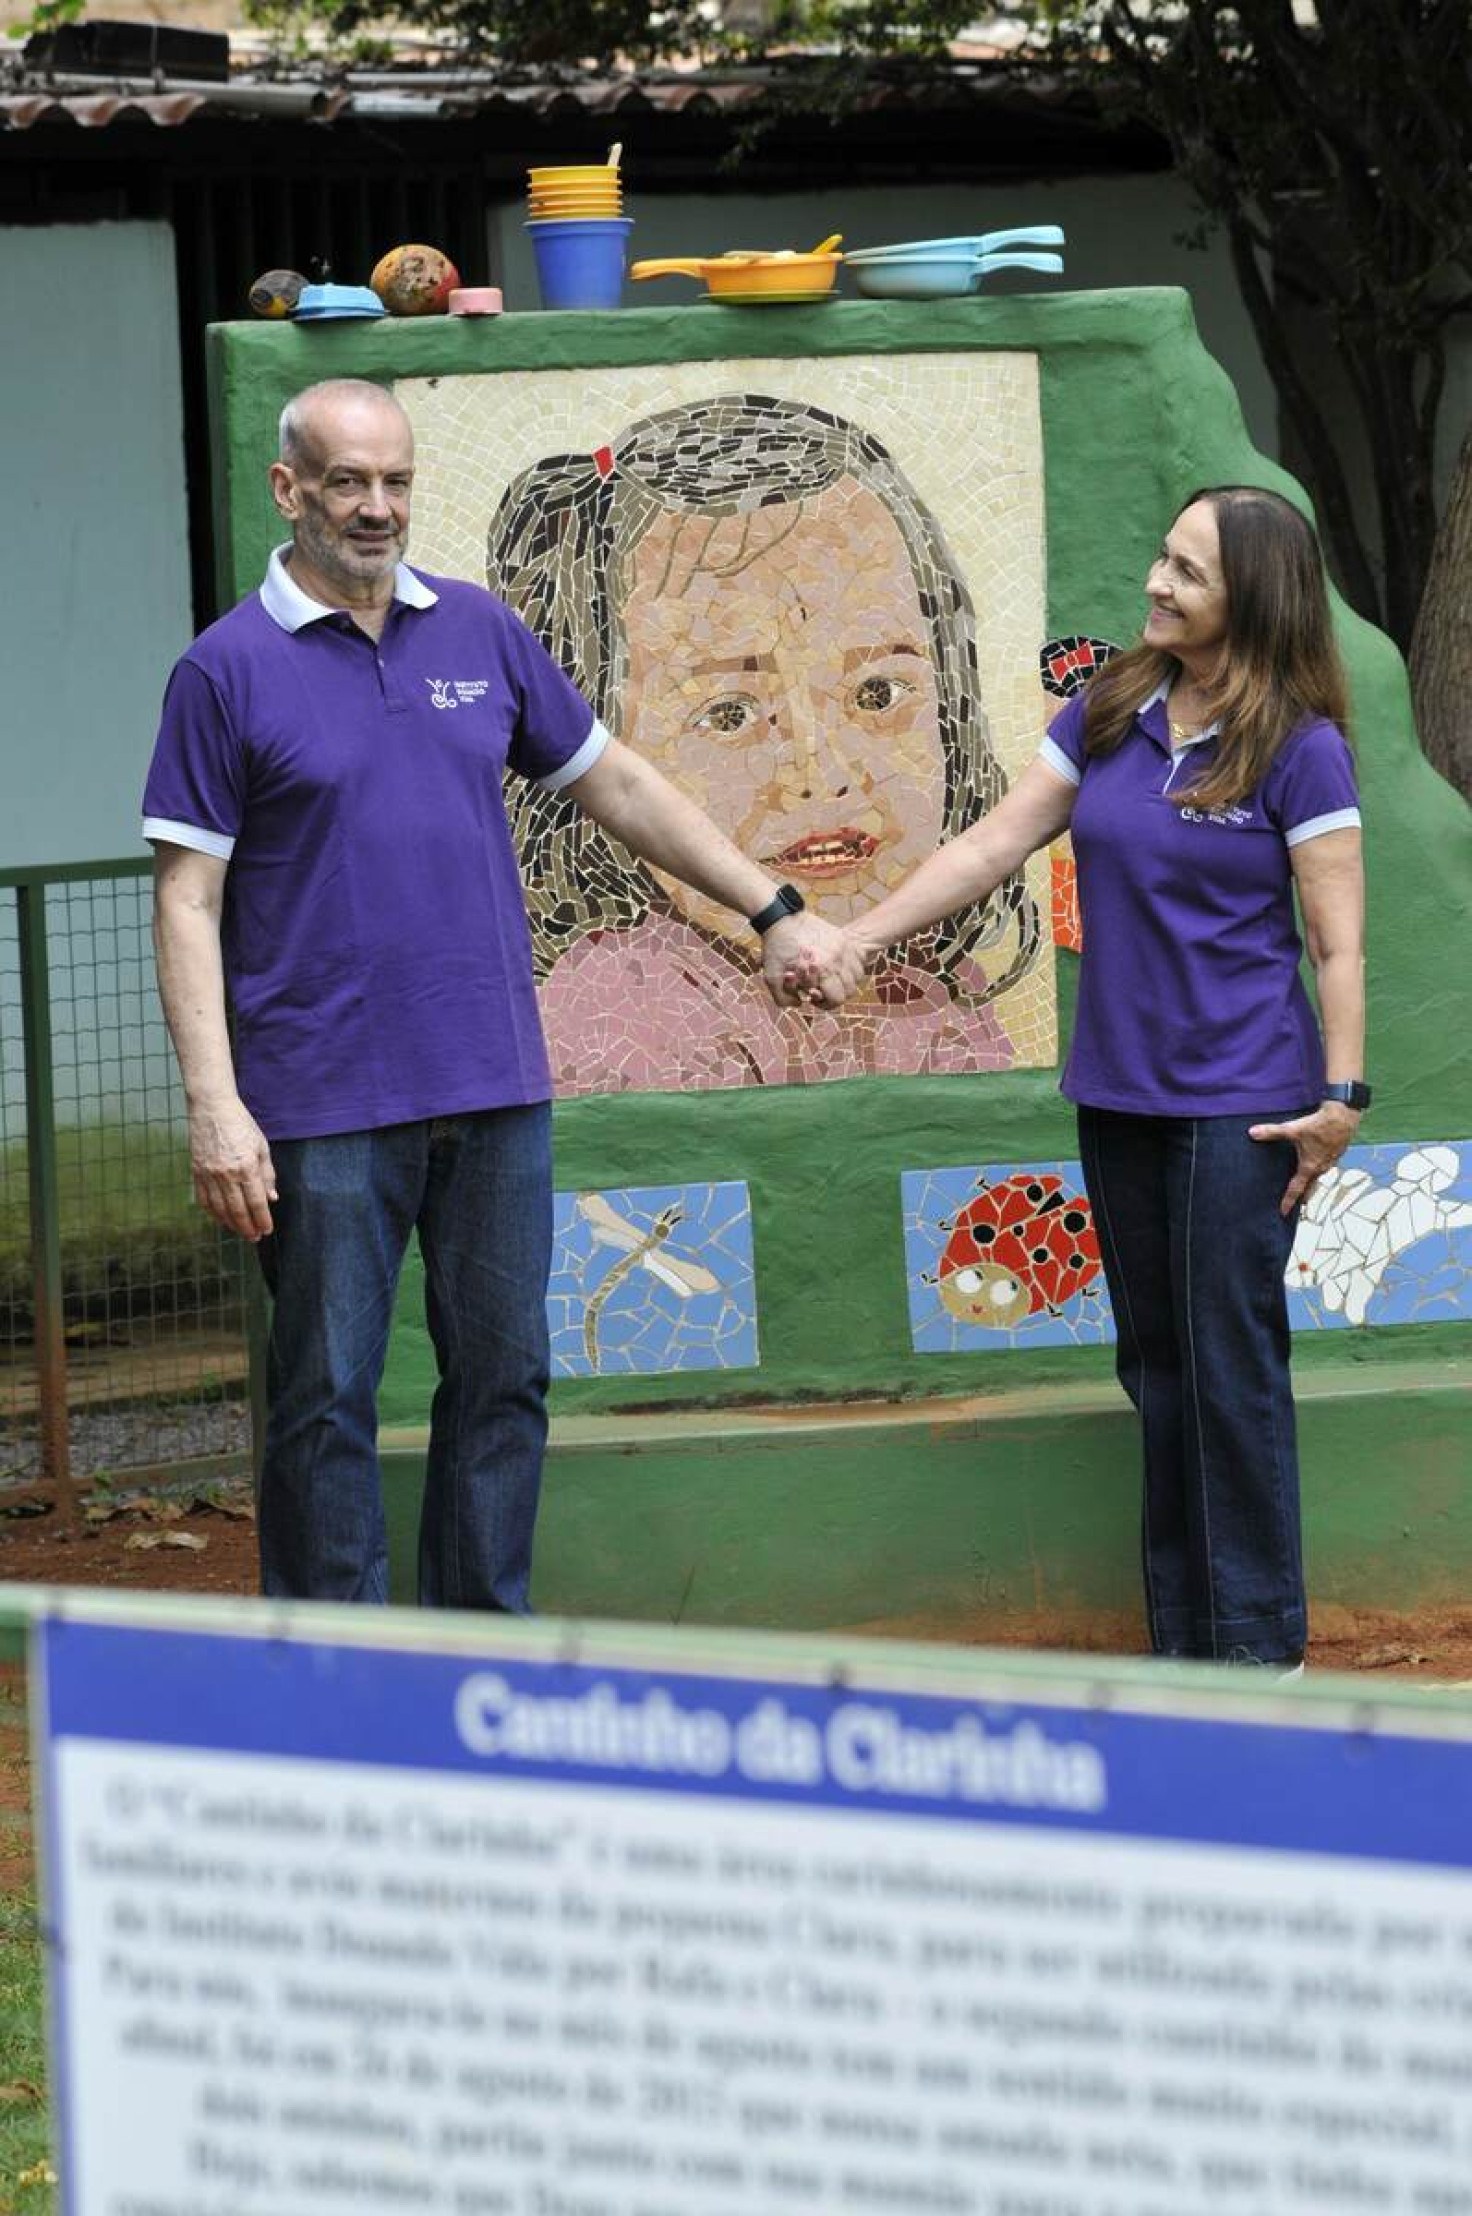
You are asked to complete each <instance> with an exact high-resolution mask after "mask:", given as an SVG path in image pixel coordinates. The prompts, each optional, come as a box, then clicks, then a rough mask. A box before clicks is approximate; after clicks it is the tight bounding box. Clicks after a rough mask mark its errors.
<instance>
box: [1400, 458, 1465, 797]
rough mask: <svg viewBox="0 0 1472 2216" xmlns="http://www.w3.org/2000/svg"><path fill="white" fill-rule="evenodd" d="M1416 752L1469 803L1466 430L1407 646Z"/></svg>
mask: <svg viewBox="0 0 1472 2216" xmlns="http://www.w3.org/2000/svg"><path fill="white" fill-rule="evenodd" d="M1411 690H1412V693H1413V694H1414V696H1415V702H1416V722H1417V725H1418V726H1419V729H1420V733H1421V746H1422V750H1423V752H1424V753H1425V756H1426V759H1427V760H1428V761H1429V762H1430V763H1431V764H1432V766H1433V768H1435V769H1439V770H1440V771H1441V774H1442V776H1443V777H1444V778H1445V779H1446V780H1447V782H1448V784H1451V785H1455V786H1456V788H1457V790H1458V792H1460V793H1461V794H1462V795H1463V797H1464V798H1465V799H1467V800H1472V430H1469V431H1468V433H1467V435H1466V437H1465V438H1464V439H1463V441H1462V451H1461V453H1460V454H1459V455H1458V457H1457V467H1456V474H1455V476H1454V477H1453V479H1452V486H1451V491H1450V493H1449V494H1448V496H1447V503H1446V513H1445V514H1444V515H1443V517H1442V521H1441V529H1440V531H1439V532H1438V533H1437V536H1436V544H1435V546H1434V547H1433V549H1432V554H1431V567H1430V569H1429V570H1428V571H1427V574H1426V590H1425V592H1424V593H1423V594H1422V596H1421V609H1420V613H1419V615H1418V616H1417V618H1416V631H1415V636H1414V637H1413V639H1412V640H1411Z"/></svg>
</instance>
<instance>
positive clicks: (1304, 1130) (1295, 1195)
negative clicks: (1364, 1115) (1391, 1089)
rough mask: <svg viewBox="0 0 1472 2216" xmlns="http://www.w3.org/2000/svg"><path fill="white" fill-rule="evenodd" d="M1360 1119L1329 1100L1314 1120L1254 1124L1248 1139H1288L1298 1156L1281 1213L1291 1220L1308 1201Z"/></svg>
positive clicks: (1335, 1160) (1319, 1109) (1298, 1119)
mask: <svg viewBox="0 0 1472 2216" xmlns="http://www.w3.org/2000/svg"><path fill="white" fill-rule="evenodd" d="M1359 1122H1360V1119H1359V1116H1358V1114H1357V1113H1356V1111H1355V1110H1354V1109H1353V1108H1346V1107H1345V1106H1344V1105H1343V1104H1342V1102H1340V1101H1337V1100H1326V1101H1323V1102H1321V1103H1320V1105H1319V1106H1318V1107H1317V1108H1316V1109H1315V1110H1314V1112H1313V1114H1312V1115H1311V1116H1296V1117H1295V1118H1294V1120H1293V1121H1292V1123H1254V1124H1250V1125H1249V1126H1248V1131H1247V1136H1248V1138H1249V1139H1288V1140H1291V1142H1292V1144H1293V1146H1294V1148H1295V1149H1296V1151H1297V1154H1298V1167H1297V1168H1296V1169H1295V1170H1294V1173H1293V1175H1292V1177H1291V1178H1290V1180H1289V1182H1288V1189H1287V1191H1286V1192H1285V1193H1284V1195H1283V1199H1282V1202H1281V1204H1280V1209H1279V1212H1280V1214H1282V1215H1285V1216H1291V1215H1292V1213H1293V1211H1294V1209H1295V1208H1297V1207H1298V1206H1299V1205H1300V1204H1301V1203H1302V1202H1303V1201H1306V1200H1307V1199H1308V1196H1309V1194H1310V1193H1311V1192H1312V1191H1313V1189H1314V1187H1315V1185H1317V1183H1318V1182H1319V1179H1320V1178H1321V1177H1322V1176H1323V1174H1324V1172H1325V1170H1330V1169H1332V1168H1333V1167H1334V1164H1335V1163H1336V1162H1337V1161H1338V1160H1339V1157H1340V1155H1341V1154H1342V1153H1343V1152H1344V1150H1345V1148H1346V1147H1347V1146H1348V1145H1349V1142H1350V1140H1351V1139H1352V1138H1353V1137H1354V1135H1355V1132H1356V1131H1357V1130H1358V1129H1359Z"/></svg>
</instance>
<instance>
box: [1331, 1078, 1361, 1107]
mask: <svg viewBox="0 0 1472 2216" xmlns="http://www.w3.org/2000/svg"><path fill="white" fill-rule="evenodd" d="M1323 1097H1324V1099H1325V1100H1337V1101H1339V1102H1340V1103H1341V1105H1342V1106H1343V1107H1345V1108H1354V1109H1365V1108H1368V1107H1369V1105H1370V1101H1371V1099H1372V1097H1373V1096H1372V1094H1371V1092H1370V1088H1369V1086H1368V1085H1362V1084H1361V1083H1360V1081H1359V1079H1358V1078H1357V1077H1346V1079H1345V1080H1344V1083H1343V1084H1342V1085H1326V1086H1325V1087H1324V1093H1323Z"/></svg>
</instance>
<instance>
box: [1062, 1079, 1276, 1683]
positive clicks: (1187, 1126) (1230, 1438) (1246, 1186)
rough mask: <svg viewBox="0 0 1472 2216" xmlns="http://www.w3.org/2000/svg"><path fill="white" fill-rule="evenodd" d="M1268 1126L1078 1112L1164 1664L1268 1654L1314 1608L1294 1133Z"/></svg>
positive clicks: (1272, 1655) (1153, 1627)
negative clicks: (1299, 1396)
mask: <svg viewBox="0 0 1472 2216" xmlns="http://www.w3.org/2000/svg"><path fill="white" fill-rule="evenodd" d="M1302 1113H1303V1110H1302V1109H1301V1108H1290V1109H1286V1110H1284V1111H1283V1112H1282V1113H1281V1114H1280V1113H1271V1114H1264V1115H1261V1116H1203V1117H1197V1118H1190V1117H1175V1116H1126V1115H1115V1114H1113V1113H1110V1112H1108V1111H1106V1110H1103V1109H1097V1108H1081V1109H1080V1110H1079V1119H1078V1121H1079V1151H1080V1154H1081V1157H1082V1160H1083V1170H1084V1183H1085V1185H1086V1186H1087V1188H1088V1194H1089V1199H1090V1202H1091V1204H1092V1206H1093V1211H1094V1223H1095V1226H1096V1228H1097V1230H1098V1234H1099V1247H1100V1252H1101V1253H1102V1255H1103V1258H1104V1274H1105V1277H1106V1278H1107V1280H1108V1284H1109V1297H1110V1299H1111V1301H1112V1302H1113V1305H1114V1321H1115V1329H1116V1332H1117V1334H1118V1370H1119V1379H1120V1383H1121V1384H1122V1385H1123V1386H1124V1389H1125V1391H1126V1392H1127V1393H1128V1394H1129V1397H1130V1399H1131V1400H1132V1401H1133V1402H1134V1404H1135V1406H1136V1408H1137V1409H1138V1410H1139V1412H1140V1422H1141V1427H1142V1430H1143V1432H1144V1444H1145V1499H1144V1516H1143V1529H1142V1549H1143V1556H1144V1570H1145V1605H1146V1611H1147V1614H1148V1617H1149V1625H1150V1637H1151V1642H1152V1644H1153V1646H1154V1648H1155V1650H1156V1652H1157V1653H1159V1654H1178V1655H1196V1656H1200V1657H1203V1658H1210V1659H1214V1660H1218V1661H1234V1660H1235V1661H1260V1662H1273V1661H1280V1660H1287V1659H1290V1658H1292V1659H1296V1658H1297V1657H1298V1656H1299V1655H1300V1654H1302V1652H1303V1648H1304V1642H1305V1639H1306V1637H1307V1629H1308V1615H1307V1607H1306V1603H1305V1598H1304V1588H1303V1565H1302V1546H1301V1541H1300V1535H1299V1503H1298V1457H1297V1447H1296V1440H1295V1431H1294V1420H1293V1392H1292V1385H1291V1381H1290V1377H1289V1352H1290V1335H1289V1329H1288V1303H1287V1294H1286V1291H1285V1288H1284V1283H1283V1273H1284V1271H1285V1269H1286V1268H1287V1266H1288V1257H1289V1255H1290V1253H1291V1251H1292V1247H1293V1233H1294V1228H1295V1220H1296V1219H1295V1218H1294V1217H1291V1216H1290V1217H1284V1216H1282V1215H1280V1214H1279V1212H1278V1211H1279V1205H1280V1203H1281V1201H1282V1198H1283V1194H1284V1192H1285V1190H1286V1188H1287V1186H1288V1183H1289V1180H1290V1179H1291V1177H1292V1175H1293V1168H1294V1150H1293V1148H1292V1146H1291V1145H1289V1144H1288V1143H1287V1142H1286V1141H1271V1142H1266V1143H1264V1142H1260V1141H1257V1140H1253V1139H1249V1138H1248V1136H1247V1131H1248V1126H1249V1125H1250V1124H1254V1123H1281V1122H1284V1121H1286V1120H1288V1119H1289V1118H1290V1117H1292V1116H1295V1115H1301V1114H1302Z"/></svg>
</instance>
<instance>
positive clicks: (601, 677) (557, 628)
mask: <svg viewBox="0 0 1472 2216" xmlns="http://www.w3.org/2000/svg"><path fill="white" fill-rule="evenodd" d="M845 477H851V478H853V479H854V480H855V481H856V482H857V483H859V484H861V485H863V486H864V487H866V488H867V489H868V490H869V491H871V492H873V493H874V494H876V495H877V497H878V498H879V499H880V500H882V501H883V503H884V505H885V507H886V508H887V509H888V510H889V512H890V514H891V515H892V516H893V517H894V520H895V524H896V526H897V527H898V530H899V532H900V536H901V538H902V539H903V541H904V545H905V551H906V553H907V554H908V556H909V559H910V567H911V569H912V570H913V572H914V577H915V585H916V590H917V592H918V594H919V598H920V607H921V612H922V614H923V616H924V618H925V622H926V626H927V628H928V630H929V633H930V640H931V650H932V657H933V661H934V666H935V674H936V692H937V698H938V704H939V724H940V741H941V747H942V751H943V754H944V760H945V813H944V822H943V833H942V835H943V836H944V837H945V838H954V837H955V836H956V834H957V833H958V832H959V831H963V830H964V829H965V828H966V826H967V825H968V824H970V823H974V822H975V821H976V819H977V818H978V817H979V816H982V815H984V814H985V813H986V812H987V810H988V809H990V808H992V807H994V806H995V805H996V802H997V801H998V800H999V799H1000V797H1001V795H1002V793H1003V791H1004V790H1005V782H1006V781H1005V779H1004V777H1003V774H1002V770H1001V766H1000V764H999V763H998V761H997V759H996V756H995V754H994V753H993V751H992V745H991V737H990V733H989V732H988V729H987V724H986V718H985V715H984V713H983V710H982V706H981V697H980V690H981V688H980V681H979V677H978V672H977V664H976V645H975V638H974V628H973V624H974V619H973V611H972V607H971V602H970V599H969V597H968V595H967V592H966V588H965V586H964V585H963V584H962V582H961V578H960V575H959V573H958V570H957V567H956V563H955V560H954V558H953V557H952V555H951V552H950V549H949V548H948V547H947V545H946V542H945V540H944V538H943V537H942V535H941V532H940V529H939V526H938V525H937V524H936V522H935V519H934V518H933V517H932V516H931V515H930V514H929V512H928V511H927V509H926V508H925V507H924V505H923V504H922V502H921V501H920V500H919V499H918V497H917V496H916V494H915V492H914V490H913V488H912V487H911V486H910V484H909V483H908V482H907V480H906V479H905V477H904V476H903V475H902V474H901V472H900V470H899V469H898V468H897V467H896V466H895V464H894V462H893V461H892V460H891V458H890V456H889V454H888V452H887V451H886V449H885V448H884V447H883V446H882V445H881V444H880V442H879V440H878V439H876V438H875V437H874V436H873V435H872V433H870V432H867V431H864V430H861V429H860V428H859V426H858V425H856V424H853V423H849V422H847V421H845V419H844V418H843V417H842V416H836V415H832V414H829V413H827V412H826V411H825V410H823V409H821V408H811V407H804V406H801V405H799V404H798V403H796V402H794V401H790V400H774V399H769V398H765V397H763V396H762V395H760V394H755V393H736V394H729V395H721V396H719V397H717V398H715V399H711V400H702V401H696V402H691V403H689V404H686V405H684V406H681V407H677V408H668V409H664V410H662V411H661V412H660V413H659V414H658V415H652V416H645V417H644V418H643V419H642V420H641V421H639V422H637V423H634V424H631V425H630V426H629V427H628V428H627V429H626V430H625V431H623V432H622V433H620V435H619V436H618V438H617V440H616V441H615V442H614V443H613V444H612V445H611V446H607V447H601V448H599V449H598V450H597V451H596V452H595V453H592V454H557V455H551V456H549V457H547V458H546V459H545V460H543V461H540V462H536V463H534V464H533V465H532V467H531V468H530V469H526V470H523V471H522V473H521V474H520V476H518V477H517V478H515V479H514V480H513V481H512V483H511V484H510V485H509V486H508V488H507V490H506V493H505V495H504V497H503V499H502V501H501V504H500V507H499V508H498V509H497V511H496V513H495V515H494V516H493V518H492V520H491V526H490V532H489V539H488V545H487V551H486V582H487V583H488V585H489V586H490V588H491V590H492V592H494V593H497V594H499V595H500V597H501V598H502V599H503V600H505V601H507V602H508V603H509V605H510V606H511V607H512V608H514V609H515V610H516V612H517V614H518V615H519V616H521V618H522V619H523V621H524V622H525V623H527V624H528V625H529V626H530V628H531V629H532V630H533V631H534V632H535V633H536V634H537V636H538V638H540V639H541V641H542V642H543V644H544V645H545V646H546V647H547V648H548V650H549V651H550V652H551V653H552V654H553V655H554V656H555V658H556V659H557V660H558V661H559V662H560V663H561V665H562V667H563V668H564V669H565V670H566V672H567V674H568V676H569V677H570V678H571V679H572V681H573V683H574V684H575V685H576V686H577V687H578V689H579V690H580V691H581V692H582V693H583V695H584V697H585V698H586V699H587V700H588V701H589V702H590V703H591V705H592V706H593V708H594V710H595V712H596V713H597V715H598V716H599V717H600V718H601V719H602V721H603V722H604V723H606V724H607V725H608V727H609V729H610V730H611V731H613V732H614V733H615V734H618V733H619V729H620V704H621V701H622V698H623V692H624V686H625V684H626V682H627V677H628V645H627V639H626V636H625V631H624V625H623V619H622V610H623V607H624V605H625V603H626V601H627V598H628V595H629V591H630V588H631V586H632V583H633V563H634V557H635V554H636V552H637V550H638V547H639V545H640V543H641V541H642V540H643V538H644V537H645V535H646V533H647V532H648V531H649V530H650V529H651V527H652V526H653V525H654V524H655V523H656V522H657V521H658V519H659V518H660V517H661V516H663V515H666V514H669V513H672V512H673V513H676V514H684V515H693V516H705V517H722V516H734V515H743V514H749V513H752V512H753V511H755V510H758V509H761V508H770V507H778V506H787V505H791V504H793V503H796V502H798V501H802V500H811V499H815V498H816V497H817V496H818V495H819V494H820V493H823V492H826V491H827V490H828V489H829V488H830V486H833V485H835V484H837V483H839V482H840V480H841V479H843V478H845ZM507 804H508V809H509V812H510V815H511V825H512V831H513V835H514V836H515V839H516V843H517V847H518V850H519V852H520V854H521V858H522V866H523V870H524V873H525V877H526V883H527V894H528V907H529V911H530V914H531V919H532V940H533V949H534V956H535V961H536V968H537V974H538V976H539V977H544V976H545V975H546V974H547V972H548V971H549V970H550V969H551V967H552V965H553V963H554V962H555V961H556V960H557V959H558V957H559V956H560V955H561V954H563V953H565V952H566V951H567V949H568V948H569V947H570V946H572V945H574V944H575V943H576V942H577V940H579V939H580V938H582V937H584V936H585V935H586V933H588V932H589V931H592V930H597V929H612V930H624V931H626V930H630V929H632V928H634V927H635V926H636V925H638V924H639V923H641V922H642V921H643V920H644V918H645V917H646V916H647V915H648V914H649V913H650V912H651V911H652V910H656V909H658V910H661V911H667V910H668V908H669V902H668V900H667V899H666V897H665V895H664V894H663V892H662V891H661V890H660V888H659V887H658V885H657V884H656V883H655V881H654V879H653V878H652V877H651V876H650V875H649V874H648V872H647V871H646V870H645V869H644V868H643V866H642V865H641V864H640V863H639V862H638V861H636V860H635V859H634V858H633V857H632V856H630V855H629V854H628V853H627V852H626V851H625V849H624V848H623V847H621V846H619V845H617V844H616V842H614V841H613V840H611V839H610V838H609V837H608V836H607V834H606V833H605V832H603V831H602V830H601V829H600V828H599V826H598V825H597V824H595V823H593V822H592V821H591V820H590V819H589V818H588V817H586V816H585V815H583V813H582V811H581V810H580V809H579V808H578V807H577V805H576V803H575V802H574V801H571V800H569V799H568V798H567V797H566V795H564V794H555V793H553V794H549V793H543V792H540V791H538V790H537V789H536V788H535V787H534V786H531V785H529V784H527V783H526V782H525V781H524V780H522V779H511V780H508V785H507ZM1012 936H1015V944H1014V945H1013V946H1012V948H1011V949H1010V953H1009V956H1008V957H1007V958H1006V959H1005V960H1004V964H1003V966H1002V968H1001V969H1000V971H999V974H998V975H996V976H995V977H992V978H990V979H989V981H988V983H987V986H986V987H985V988H984V990H983V991H981V992H980V993H979V994H975V995H968V997H974V998H977V999H981V1000H991V999H994V998H996V996H997V995H998V994H999V993H1002V992H1004V991H1005V990H1006V989H1007V988H1008V987H1009V986H1011V985H1013V984H1015V983H1016V982H1017V980H1018V978H1020V977H1021V976H1023V975H1024V974H1025V973H1026V972H1027V971H1028V970H1029V969H1030V968H1031V967H1032V965H1033V962H1034V961H1035V959H1036V956H1037V951H1038V945H1039V939H1040V924H1039V919H1038V914H1037V908H1036V904H1035V903H1034V901H1033V900H1032V898H1031V896H1030V895H1029V893H1028V891H1027V888H1026V885H1025V884H1024V882H1023V879H1022V877H1021V875H1020V874H1019V875H1017V876H1015V877H1012V878H1009V879H1007V880H1006V882H1005V883H1004V884H1002V885H1000V886H999V887H998V888H997V890H996V892H995V893H994V894H993V895H992V896H991V898H990V899H989V900H988V901H986V902H985V903H979V904H977V905H975V906H973V907H969V908H966V909H963V910H962V911H961V912H960V913H959V914H958V915H955V916H953V917H951V918H950V919H949V920H948V921H947V922H946V923H944V924H941V925H940V926H938V927H937V929H936V930H935V931H934V932H933V933H931V934H928V935H927V938H926V941H925V944H924V947H923V949H922V947H921V946H920V945H919V944H918V943H917V944H916V945H915V946H913V947H912V948H911V949H910V952H911V953H912V955H913V956H914V957H915V958H916V959H919V960H921V961H922V962H923V964H924V966H925V967H927V968H931V969H934V970H936V971H938V972H939V973H940V974H941V975H943V976H947V977H949V976H951V975H952V974H953V973H954V972H955V971H956V970H957V969H959V968H960V966H961V965H962V964H963V963H964V962H965V961H966V959H967V958H968V957H969V956H973V955H980V954H982V953H984V952H985V951H986V950H987V949H989V948H992V947H995V946H997V945H999V944H1001V943H1002V942H1003V941H1004V940H1005V939H1007V938H1009V937H1012ZM722 945H723V947H724V946H725V945H726V942H724V941H723V942H722ZM731 951H733V958H739V957H736V956H735V955H734V950H731ZM905 951H906V950H905V949H904V948H900V949H897V950H896V952H897V956H898V958H900V959H903V958H904V954H905ZM752 966H753V967H755V966H756V957H755V954H753V957H752Z"/></svg>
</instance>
